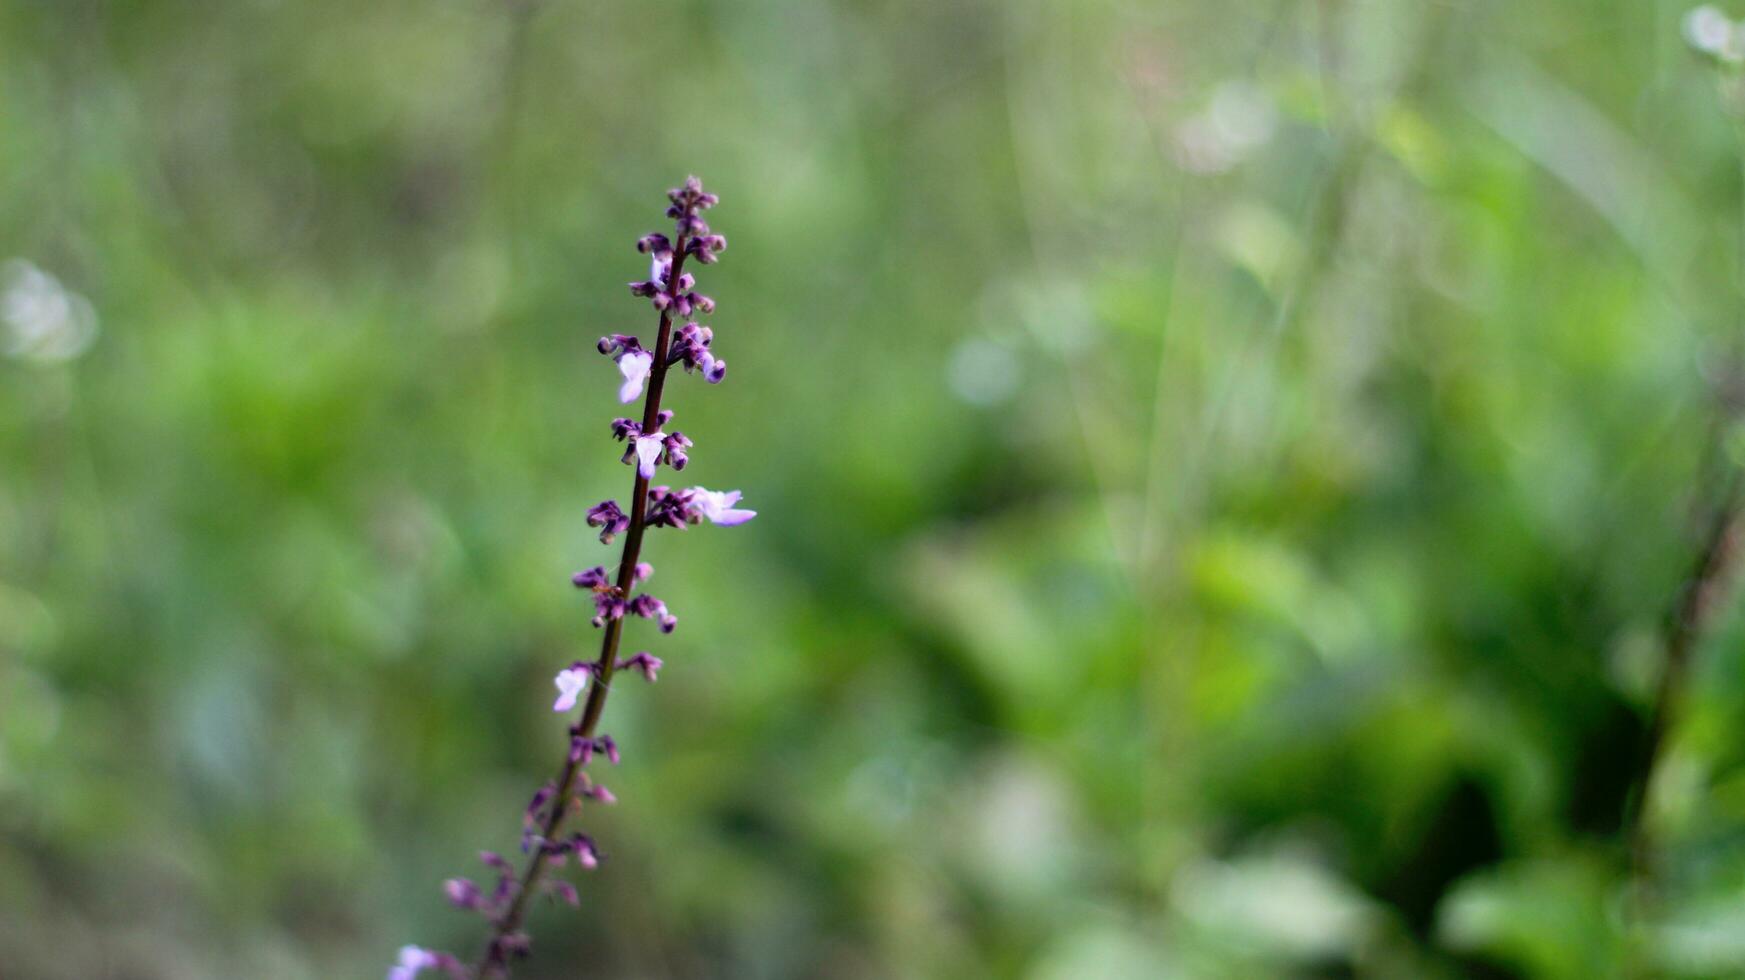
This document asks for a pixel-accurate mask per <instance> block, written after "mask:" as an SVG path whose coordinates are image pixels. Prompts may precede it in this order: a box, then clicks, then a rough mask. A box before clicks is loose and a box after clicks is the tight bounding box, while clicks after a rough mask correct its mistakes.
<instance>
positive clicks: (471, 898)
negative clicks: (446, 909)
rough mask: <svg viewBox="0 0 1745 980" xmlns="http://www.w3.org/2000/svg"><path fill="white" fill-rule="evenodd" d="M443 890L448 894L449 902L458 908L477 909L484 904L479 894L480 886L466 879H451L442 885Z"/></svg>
mask: <svg viewBox="0 0 1745 980" xmlns="http://www.w3.org/2000/svg"><path fill="white" fill-rule="evenodd" d="M442 890H443V891H444V892H445V893H447V895H448V900H449V901H450V902H453V903H454V904H455V906H456V907H458V908H463V909H476V908H478V907H479V906H481V905H483V904H484V900H483V898H482V897H481V896H480V894H479V886H478V885H475V884H473V883H472V882H471V881H468V880H467V879H465V878H450V879H448V880H447V881H445V882H443V883H442Z"/></svg>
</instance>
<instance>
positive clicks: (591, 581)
mask: <svg viewBox="0 0 1745 980" xmlns="http://www.w3.org/2000/svg"><path fill="white" fill-rule="evenodd" d="M570 581H571V582H573V583H575V586H576V588H578V589H598V588H601V587H603V586H609V585H611V584H612V581H611V579H608V578H607V577H606V566H604V565H595V566H594V567H593V568H590V569H588V570H587V571H585V572H577V573H575V574H574V575H571V576H570Z"/></svg>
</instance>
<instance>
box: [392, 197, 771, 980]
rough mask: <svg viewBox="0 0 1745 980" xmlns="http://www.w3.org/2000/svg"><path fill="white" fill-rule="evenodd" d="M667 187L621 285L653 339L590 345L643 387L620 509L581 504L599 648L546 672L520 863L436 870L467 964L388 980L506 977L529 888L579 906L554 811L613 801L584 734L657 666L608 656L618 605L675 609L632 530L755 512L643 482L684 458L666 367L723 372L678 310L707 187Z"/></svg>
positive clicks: (429, 961) (696, 305)
mask: <svg viewBox="0 0 1745 980" xmlns="http://www.w3.org/2000/svg"><path fill="white" fill-rule="evenodd" d="M667 198H668V200H669V201H670V202H671V204H670V205H669V206H668V208H667V217H669V218H672V219H673V220H674V227H673V232H674V234H673V237H671V238H668V237H667V236H666V235H663V234H658V233H656V234H651V235H648V236H645V237H644V238H643V239H641V240H640V241H638V242H637V243H636V247H637V250H638V251H640V252H643V253H646V254H647V255H649V257H650V264H649V273H648V278H647V279H645V280H641V281H638V282H633V283H631V284H630V291H631V292H632V293H633V294H634V295H637V296H643V297H647V298H648V299H649V301H650V302H651V303H652V304H653V306H654V308H655V310H656V311H657V313H658V314H659V317H660V328H659V333H658V334H657V335H656V338H655V342H654V346H653V348H652V349H649V348H645V347H643V346H642V342H641V341H640V340H639V339H638V338H636V337H633V336H627V335H625V334H611V335H609V336H606V337H601V338H600V343H599V350H600V353H601V354H604V355H606V356H608V357H611V358H612V359H613V360H614V361H615V362H616V363H617V366H618V373H619V374H620V375H621V376H622V379H623V381H622V384H621V385H620V387H619V389H618V400H619V401H620V402H622V403H625V404H628V403H630V402H633V401H635V400H636V399H637V398H638V397H641V396H643V394H644V391H645V390H646V392H647V394H646V397H644V398H643V406H642V418H641V419H640V421H639V420H636V419H630V418H620V419H615V420H613V422H612V427H611V429H612V435H613V437H614V438H616V439H618V440H619V441H621V442H624V443H625V444H626V449H625V452H624V457H623V459H624V462H626V463H634V464H635V466H636V477H635V483H634V485H633V487H632V490H631V496H630V512H629V513H628V514H626V513H625V512H624V509H623V508H622V507H620V506H619V504H618V502H617V501H615V500H607V501H603V502H601V503H599V504H596V505H595V506H594V507H592V508H590V509H589V510H588V514H587V521H588V525H589V526H590V527H596V528H599V529H600V541H601V542H602V543H610V542H611V541H612V539H613V538H615V537H617V536H618V535H620V534H622V535H624V546H623V551H622V553H621V555H620V557H619V561H618V569H617V572H616V574H615V575H614V574H612V573H610V572H608V571H607V569H606V568H605V566H595V567H593V568H590V569H588V570H586V571H583V572H578V573H576V575H575V576H574V577H573V578H572V579H571V582H572V583H573V584H574V585H575V587H576V588H577V589H580V590H582V591H584V592H586V593H587V594H588V595H589V597H590V598H591V599H592V600H593V604H594V616H593V619H592V623H593V625H594V626H595V627H596V628H599V629H601V630H602V631H603V633H602V636H601V642H600V655H599V657H598V658H597V659H596V660H593V661H591V662H589V661H581V660H578V661H576V662H574V663H572V664H570V665H569V666H567V667H565V668H564V669H563V670H560V671H558V673H557V676H556V678H555V679H554V683H555V684H556V686H557V691H558V696H557V700H556V701H555V702H554V703H553V704H552V710H553V711H557V712H565V713H567V712H570V711H574V710H575V708H576V706H577V704H578V703H579V704H581V705H582V709H581V714H580V716H579V718H577V720H575V721H574V722H573V723H572V724H571V725H570V726H569V727H568V730H567V733H566V739H567V740H566V743H565V750H564V754H563V762H562V765H561V766H560V767H559V769H558V774H557V777H556V778H555V779H552V780H551V781H549V782H547V783H546V784H545V785H544V786H541V787H540V788H539V790H538V791H536V792H535V793H534V794H533V799H532V800H531V801H530V802H529V803H528V804H527V809H526V812H525V813H524V814H523V820H522V834H521V850H522V852H523V853H524V854H526V855H527V858H526V862H525V865H524V866H523V867H522V868H521V869H520V870H519V871H517V869H516V867H515V865H513V864H512V863H510V861H509V860H507V859H506V858H504V857H502V856H501V855H498V854H496V853H493V852H490V851H486V852H483V853H482V854H481V855H480V856H481V858H482V860H483V861H484V862H485V864H486V865H487V866H488V867H489V868H491V870H492V871H493V872H494V873H495V875H496V884H495V885H494V886H492V887H490V888H489V889H486V888H482V887H480V886H479V885H477V884H475V883H474V882H472V881H470V880H468V879H465V878H453V879H450V880H449V881H448V882H446V884H445V886H444V887H445V889H446V891H447V893H448V897H449V900H450V901H451V902H453V903H454V904H455V905H457V906H459V907H461V908H464V909H469V910H472V911H474V912H477V913H478V914H480V915H482V916H483V917H484V918H485V920H486V921H487V922H489V923H490V925H491V937H490V940H489V942H488V943H487V944H486V946H485V951H484V953H483V954H482V955H481V956H480V958H479V961H478V963H477V965H476V966H474V967H472V968H471V969H469V968H468V967H467V966H466V965H465V964H463V963H462V962H461V961H460V960H458V959H457V958H455V957H454V956H451V955H449V954H447V953H437V952H432V951H430V950H425V949H421V948H419V947H417V946H407V947H404V948H403V949H401V950H400V956H399V960H398V962H397V963H396V964H395V965H394V966H393V967H392V968H390V969H389V970H388V980H411V978H413V977H415V976H417V975H418V973H419V972H420V971H423V970H438V971H444V972H447V973H448V974H449V975H450V976H453V977H463V978H464V977H478V978H480V980H483V978H487V977H504V976H507V975H508V973H509V967H510V964H511V963H512V962H513V961H514V960H515V959H517V958H519V957H522V956H525V955H527V953H528V950H529V948H530V942H529V939H528V937H527V934H526V933H525V932H524V931H523V930H522V922H523V920H524V918H525V916H526V912H527V906H528V903H529V902H530V901H531V900H532V899H533V897H534V896H535V895H536V894H540V893H544V894H547V895H550V896H552V897H554V898H556V899H559V900H562V901H565V902H568V903H570V904H571V905H577V904H580V896H579V895H578V894H577V892H576V888H575V886H574V885H573V884H571V883H569V882H567V881H563V880H560V879H548V878H546V872H547V871H548V870H551V869H554V868H561V867H563V866H564V865H565V864H567V863H568V862H569V861H570V860H572V859H573V860H574V861H575V862H576V864H577V865H578V866H580V867H582V868H594V867H596V866H597V865H598V864H599V861H600V854H599V850H598V849H597V848H596V846H595V844H594V840H593V838H591V837H589V836H588V835H587V834H585V833H582V832H579V831H576V832H570V833H566V832H565V828H564V822H565V819H566V818H567V817H568V816H569V815H570V814H571V813H573V812H575V811H576V810H579V809H580V808H581V807H582V805H583V801H584V800H587V801H592V802H595V803H601V804H607V803H612V802H614V797H613V796H612V793H611V791H610V790H608V789H607V788H606V787H605V786H604V785H602V784H600V783H599V782H598V781H596V780H595V779H593V778H592V777H591V776H589V775H588V773H587V772H586V770H587V768H588V766H589V764H590V763H591V762H593V760H594V759H595V758H596V757H601V756H603V757H605V758H606V759H607V760H608V761H609V762H611V763H612V764H613V765H617V764H618V761H619V752H618V743H617V742H616V741H615V740H614V739H613V738H612V736H611V735H606V734H596V731H597V729H598V727H599V723H600V715H601V712H602V711H603V710H604V708H605V706H606V696H607V694H608V693H609V692H610V690H611V681H612V677H613V675H614V674H615V673H617V672H619V671H624V670H629V671H634V672H636V673H639V674H641V675H642V676H643V677H644V678H645V679H647V680H649V681H651V682H652V681H653V680H654V679H655V676H656V674H657V672H658V671H659V670H660V668H661V666H662V663H661V660H660V658H658V657H656V656H654V655H652V654H650V653H648V652H646V651H645V652H641V653H637V654H635V655H633V656H630V657H627V658H625V659H624V660H619V659H618V641H619V638H620V637H621V636H622V635H623V632H624V618H625V616H626V615H630V616H636V617H641V618H643V619H651V620H654V621H655V622H656V623H657V625H658V627H659V629H660V631H661V632H662V633H670V632H672V631H673V629H674V627H676V626H677V625H678V618H677V617H676V616H674V615H673V614H672V612H671V611H670V610H668V609H667V605H666V603H664V602H662V601H661V600H660V599H657V598H655V597H654V596H653V595H652V594H650V593H648V592H637V591H636V589H637V587H638V586H640V585H641V584H642V582H643V581H644V580H646V579H647V578H648V577H649V576H650V575H652V574H654V568H653V567H652V566H650V565H649V564H648V563H647V562H644V561H641V560H640V558H641V554H642V538H643V533H644V532H645V531H646V530H647V529H649V528H651V527H671V528H679V529H683V528H685V527H687V526H689V525H692V524H697V523H701V522H703V521H708V522H710V523H712V524H719V525H722V526H732V525H735V524H743V523H745V522H746V521H749V520H751V519H752V518H753V517H756V516H757V512H756V511H752V510H745V509H742V508H740V507H738V506H737V505H738V503H739V499H740V494H739V491H737V490H728V491H717V490H709V489H707V488H705V487H689V488H686V489H673V488H671V487H667V486H650V483H651V482H652V481H653V479H654V476H655V473H656V472H657V470H658V469H659V467H660V466H662V465H663V464H664V465H666V466H668V467H670V468H671V469H672V470H673V471H674V472H677V471H679V470H682V469H684V468H685V466H686V465H687V464H688V463H689V461H690V460H689V457H688V456H687V454H686V451H687V450H689V449H690V448H691V445H692V443H691V440H690V439H688V438H686V437H685V434H684V433H682V432H680V431H678V430H676V429H674V430H671V431H668V428H667V426H668V423H670V422H671V421H672V419H673V413H672V411H671V410H668V409H663V408H661V405H660V401H661V393H662V390H663V388H664V387H665V384H666V378H667V373H668V371H669V369H671V368H672V367H673V366H675V365H681V364H682V365H683V366H684V368H685V371H686V372H687V373H691V372H697V373H700V374H701V375H702V376H703V379H704V380H706V381H708V382H709V383H711V384H718V383H720V382H721V380H722V379H723V378H725V377H726V375H727V362H726V361H725V360H723V359H721V358H719V357H716V356H715V353H714V350H713V343H714V333H713V331H711V330H710V329H709V328H708V327H706V326H703V325H702V324H699V323H696V322H694V321H690V320H689V317H690V316H691V315H692V314H693V313H699V312H700V313H705V314H706V313H710V312H713V311H714V309H715V301H714V300H712V299H710V298H709V297H707V296H704V295H702V294H701V293H698V292H696V291H695V286H696V280H695V278H694V277H693V276H692V275H691V274H690V273H688V272H686V271H684V265H685V260H686V259H689V258H694V259H696V260H697V262H698V263H700V264H703V265H709V264H712V263H713V262H714V261H715V260H716V257H717V256H718V255H719V253H720V252H721V251H722V250H723V249H725V248H726V247H727V240H726V239H725V238H723V237H721V236H720V235H718V234H715V233H714V232H712V231H711V230H710V229H709V226H708V224H707V223H706V222H705V221H704V220H703V217H702V212H703V211H705V210H707V209H709V208H711V207H713V206H714V205H715V203H716V197H715V195H713V194H709V193H705V192H704V190H703V185H702V183H701V182H699V181H698V180H697V178H695V177H691V178H689V179H687V180H686V181H685V183H684V186H682V187H677V188H674V189H673V190H671V191H668V192H667ZM681 317H682V318H686V322H685V323H683V324H682V325H681V326H679V327H678V328H677V329H674V321H675V320H676V319H677V318H681Z"/></svg>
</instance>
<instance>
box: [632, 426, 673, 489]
mask: <svg viewBox="0 0 1745 980" xmlns="http://www.w3.org/2000/svg"><path fill="white" fill-rule="evenodd" d="M665 449H666V436H663V435H661V434H660V433H658V432H657V433H655V434H654V435H651V436H637V437H636V463H637V466H636V472H638V473H640V474H642V477H643V479H645V480H651V479H653V478H654V464H655V463H657V462H659V461H660V454H661V453H662V452H663V451H664V450H665Z"/></svg>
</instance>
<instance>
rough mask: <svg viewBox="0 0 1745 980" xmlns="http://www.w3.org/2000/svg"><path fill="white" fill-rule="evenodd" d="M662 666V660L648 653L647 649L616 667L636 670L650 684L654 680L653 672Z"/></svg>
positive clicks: (656, 671)
mask: <svg viewBox="0 0 1745 980" xmlns="http://www.w3.org/2000/svg"><path fill="white" fill-rule="evenodd" d="M662 666H663V664H662V661H661V659H660V658H659V657H656V656H654V655H652V654H650V653H648V652H647V651H644V652H642V653H639V654H637V655H636V656H634V657H631V658H630V659H629V660H626V661H624V662H623V663H621V664H619V665H618V668H619V669H620V670H634V671H638V672H640V673H641V674H642V676H643V677H644V678H646V679H647V680H648V682H649V683H650V684H653V683H654V680H655V674H656V673H658V672H659V671H660V668H661V667H662Z"/></svg>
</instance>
